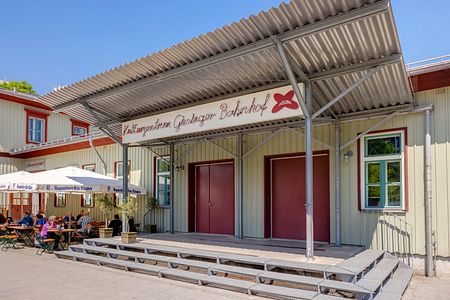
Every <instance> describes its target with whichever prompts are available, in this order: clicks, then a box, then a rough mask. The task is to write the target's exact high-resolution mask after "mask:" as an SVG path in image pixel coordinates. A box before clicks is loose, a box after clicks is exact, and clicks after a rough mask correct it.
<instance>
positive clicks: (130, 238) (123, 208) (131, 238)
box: [118, 198, 137, 244]
mask: <svg viewBox="0 0 450 300" xmlns="http://www.w3.org/2000/svg"><path fill="white" fill-rule="evenodd" d="M118 208H119V214H121V215H122V216H124V217H125V221H126V222H127V228H128V220H129V219H130V218H132V217H134V216H135V215H136V212H137V203H136V201H135V199H133V198H128V200H127V201H126V202H123V201H122V202H121V203H120V204H119V205H118ZM121 238H122V243H124V244H131V243H136V238H137V232H130V229H129V228H128V230H127V231H122V234H121Z"/></svg>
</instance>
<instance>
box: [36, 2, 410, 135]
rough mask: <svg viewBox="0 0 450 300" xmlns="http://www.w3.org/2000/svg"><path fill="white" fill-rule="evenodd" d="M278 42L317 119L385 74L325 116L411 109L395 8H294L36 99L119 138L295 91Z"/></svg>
mask: <svg viewBox="0 0 450 300" xmlns="http://www.w3.org/2000/svg"><path fill="white" fill-rule="evenodd" d="M275 41H280V42H281V43H283V44H284V47H285V49H286V53H287V57H288V58H289V60H290V64H291V65H292V69H293V70H294V72H295V73H296V75H297V79H298V80H299V81H302V78H303V79H304V77H305V76H306V77H307V78H308V79H310V80H311V81H313V109H314V110H315V111H317V110H318V109H320V107H322V106H323V105H324V104H325V103H327V102H329V101H330V100H332V99H333V98H334V97H336V96H337V95H338V94H339V93H340V92H342V91H343V90H344V89H346V88H347V87H349V86H351V85H352V84H353V83H355V82H356V81H357V80H358V79H359V78H361V77H362V76H364V75H365V74H367V72H368V70H369V69H370V68H373V67H375V66H382V68H381V70H379V71H378V72H377V73H376V74H375V75H374V76H372V77H371V78H370V79H368V80H366V81H365V82H364V83H363V84H362V85H361V86H359V87H358V88H357V89H355V90H354V91H352V92H351V93H349V94H347V95H346V96H345V97H344V98H343V99H342V100H341V101H340V102H338V103H337V104H335V105H333V106H332V107H331V109H330V110H328V111H326V112H325V113H324V114H323V116H330V115H334V116H335V117H338V118H339V117H341V116H342V117H344V116H345V115H346V114H349V113H355V112H364V111H367V110H371V109H377V108H383V109H384V108H388V109H389V108H393V109H394V108H396V107H397V106H398V105H405V104H412V102H413V100H412V95H411V89H410V85H409V82H408V77H407V73H406V70H405V66H404V62H403V59H402V56H401V48H400V43H399V39H398V35H397V29H396V26H395V22H394V18H393V13H392V9H391V7H390V2H389V1H388V0H293V1H291V2H289V3H288V4H285V3H283V4H281V5H280V6H279V7H277V8H272V9H270V10H268V11H265V12H261V13H259V14H257V15H256V16H251V17H249V18H247V19H243V20H241V21H239V22H236V23H233V24H231V25H229V26H225V27H223V28H222V29H218V30H215V31H213V32H210V33H207V34H204V35H201V36H199V37H197V38H194V39H192V40H189V41H186V42H183V43H180V44H178V45H175V46H173V47H170V48H168V49H165V50H162V51H160V52H157V53H154V54H152V55H149V56H146V57H143V58H140V59H138V60H136V61H134V62H131V63H128V64H125V65H122V66H119V67H117V68H114V69H111V70H108V71H106V72H103V73H100V74H98V75H95V76H93V77H90V78H87V79H85V80H82V81H79V82H76V83H74V84H72V85H69V86H67V87H65V88H62V89H60V90H57V91H54V92H51V93H49V94H47V95H44V96H42V97H40V98H39V101H41V102H43V103H45V104H47V105H50V106H52V107H53V108H54V109H56V110H57V111H64V112H65V113H67V114H69V115H70V116H72V117H75V118H77V119H80V120H82V121H86V122H89V123H92V124H97V125H108V124H109V126H110V127H111V128H112V130H113V131H114V132H115V134H117V135H120V133H121V127H120V122H123V121H127V120H131V119H137V118H140V117H144V116H148V115H153V114H157V113H160V112H162V111H166V110H171V109H174V108H175V107H177V108H179V107H185V106H190V105H195V104H198V103H204V102H207V101H215V100H220V99H224V98H228V97H232V96H236V95H240V94H246V93H251V92H255V91H259V90H264V89H269V88H273V87H277V86H281V85H286V84H288V83H289V82H288V80H287V76H286V74H285V70H284V67H283V64H282V61H281V60H280V56H279V55H278V53H277V51H276V47H275V44H274V42H275ZM95 114H97V115H98V117H99V118H101V120H100V121H99V120H98V118H96V117H95V116H94V115H95ZM291 121H296V120H291Z"/></svg>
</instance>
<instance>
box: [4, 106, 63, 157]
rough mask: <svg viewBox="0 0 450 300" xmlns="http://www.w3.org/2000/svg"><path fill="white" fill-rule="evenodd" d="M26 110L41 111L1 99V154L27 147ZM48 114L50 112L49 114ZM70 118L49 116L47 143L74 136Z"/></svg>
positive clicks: (54, 114) (58, 115)
mask: <svg viewBox="0 0 450 300" xmlns="http://www.w3.org/2000/svg"><path fill="white" fill-rule="evenodd" d="M24 108H29V109H30V110H34V111H38V112H46V111H43V110H41V109H36V108H33V107H28V106H25V105H23V104H19V103H14V102H10V101H3V100H1V99H0V122H1V126H2V130H0V152H8V151H9V150H11V148H14V147H19V146H23V145H25V142H26V125H27V120H26V112H25V110H24ZM47 113H48V112H47ZM71 130H72V123H71V121H70V117H69V116H67V115H63V114H57V113H50V115H49V116H48V135H47V141H52V140H56V139H62V138H65V137H68V136H71V134H72V131H71Z"/></svg>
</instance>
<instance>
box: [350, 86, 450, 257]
mask: <svg viewBox="0 0 450 300" xmlns="http://www.w3.org/2000/svg"><path fill="white" fill-rule="evenodd" d="M416 101H417V104H419V105H420V104H433V105H434V110H433V112H432V146H431V147H432V160H433V166H432V170H433V193H432V194H433V230H434V231H435V233H436V241H437V244H436V247H437V249H436V252H437V255H440V256H447V257H448V256H450V231H449V221H450V189H449V187H450V146H449V142H450V121H449V118H448V116H450V88H448V87H447V88H441V89H436V90H430V91H425V92H420V93H417V94H416ZM378 120H379V119H373V120H365V121H359V122H350V123H345V124H343V126H342V134H341V136H342V137H341V138H342V142H345V141H347V140H349V139H351V138H352V137H354V136H356V135H357V134H358V133H359V132H362V131H364V130H366V129H367V128H369V127H370V126H372V125H373V124H375V123H376V122H377V121H378ZM399 127H407V129H408V141H407V148H408V165H407V167H408V187H407V189H408V194H409V209H408V211H407V212H406V213H395V215H397V217H398V218H397V222H398V219H401V220H403V221H406V222H407V223H409V224H410V226H408V232H407V234H408V235H409V237H410V240H411V249H412V250H411V251H412V252H413V253H416V254H425V248H424V246H425V224H424V219H425V217H424V216H425V212H424V184H423V172H424V170H423V160H424V149H423V148H424V147H423V145H424V137H425V116H424V114H423V113H416V114H407V115H401V116H398V117H395V118H393V119H391V120H389V121H387V122H386V123H384V124H383V125H382V126H380V127H379V128H377V129H390V128H399ZM346 150H352V151H353V153H354V154H355V155H354V156H353V157H352V158H350V159H349V160H348V161H344V160H343V159H342V158H341V168H342V170H341V178H342V187H341V191H342V195H341V198H342V241H343V242H344V243H348V244H363V245H369V246H372V247H374V248H381V247H385V246H386V245H387V244H388V242H387V239H392V236H391V235H392V229H391V230H389V229H386V227H391V228H397V229H398V228H399V227H400V226H404V224H403V225H399V223H396V224H394V222H396V220H395V219H394V218H392V217H391V216H386V217H381V218H380V219H378V217H377V216H376V215H371V214H366V213H361V212H359V211H358V194H357V185H358V180H357V155H356V153H357V144H356V143H353V144H352V145H351V146H350V147H349V148H348V149H345V150H344V151H346ZM382 224H385V225H382ZM402 230H403V229H402ZM393 243H398V241H394V242H393ZM391 244H392V242H391Z"/></svg>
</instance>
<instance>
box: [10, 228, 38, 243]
mask: <svg viewBox="0 0 450 300" xmlns="http://www.w3.org/2000/svg"><path fill="white" fill-rule="evenodd" d="M6 229H8V230H14V232H15V233H16V234H17V236H18V237H19V239H22V240H23V242H24V243H25V245H27V246H34V241H33V235H34V227H33V226H25V227H22V226H20V225H8V226H6Z"/></svg>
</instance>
